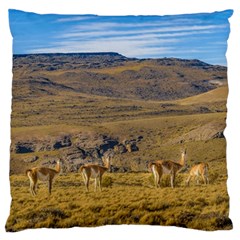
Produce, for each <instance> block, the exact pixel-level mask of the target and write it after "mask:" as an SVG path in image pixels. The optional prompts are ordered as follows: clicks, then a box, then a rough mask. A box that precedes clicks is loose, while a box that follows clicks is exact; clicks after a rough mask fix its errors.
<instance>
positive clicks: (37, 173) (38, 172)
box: [26, 160, 61, 196]
mask: <svg viewBox="0 0 240 240" xmlns="http://www.w3.org/2000/svg"><path fill="white" fill-rule="evenodd" d="M60 171H61V166H60V160H57V164H56V167H55V169H53V168H47V167H34V168H30V169H27V170H26V175H27V176H28V178H29V180H30V191H31V193H32V195H33V196H35V195H36V194H37V193H36V187H37V182H38V180H40V181H45V182H48V192H49V195H50V194H51V192H52V182H53V179H54V177H55V176H56V175H58V174H59V173H60Z"/></svg>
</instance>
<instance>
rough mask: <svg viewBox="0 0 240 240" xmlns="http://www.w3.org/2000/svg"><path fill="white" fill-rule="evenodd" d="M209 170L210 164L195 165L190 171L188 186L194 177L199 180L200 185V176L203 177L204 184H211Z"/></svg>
mask: <svg viewBox="0 0 240 240" xmlns="http://www.w3.org/2000/svg"><path fill="white" fill-rule="evenodd" d="M208 170H209V165H208V163H198V164H196V165H194V166H193V167H192V168H191V169H190V172H189V175H188V178H187V180H186V185H187V186H189V183H190V180H191V178H192V177H194V178H197V183H199V179H198V177H199V176H201V177H202V180H203V182H204V184H208V183H209V179H208Z"/></svg>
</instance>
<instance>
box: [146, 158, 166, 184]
mask: <svg viewBox="0 0 240 240" xmlns="http://www.w3.org/2000/svg"><path fill="white" fill-rule="evenodd" d="M148 167H149V169H150V171H151V172H152V173H153V177H154V183H155V186H156V188H158V187H161V177H162V174H163V169H162V165H161V164H159V163H156V162H151V163H149V165H148Z"/></svg>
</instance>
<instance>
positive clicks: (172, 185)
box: [171, 173, 175, 188]
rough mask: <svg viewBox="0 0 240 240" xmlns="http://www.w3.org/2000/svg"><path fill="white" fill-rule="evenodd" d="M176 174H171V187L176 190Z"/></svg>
mask: <svg viewBox="0 0 240 240" xmlns="http://www.w3.org/2000/svg"><path fill="white" fill-rule="evenodd" d="M174 181H175V173H172V174H171V187H172V188H174Z"/></svg>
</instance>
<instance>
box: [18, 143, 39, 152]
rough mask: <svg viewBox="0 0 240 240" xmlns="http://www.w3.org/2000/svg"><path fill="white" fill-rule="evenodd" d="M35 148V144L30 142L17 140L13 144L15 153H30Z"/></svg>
mask: <svg viewBox="0 0 240 240" xmlns="http://www.w3.org/2000/svg"><path fill="white" fill-rule="evenodd" d="M35 148H36V146H35V144H34V143H32V142H17V143H16V144H15V153H32V152H34V151H35Z"/></svg>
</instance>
